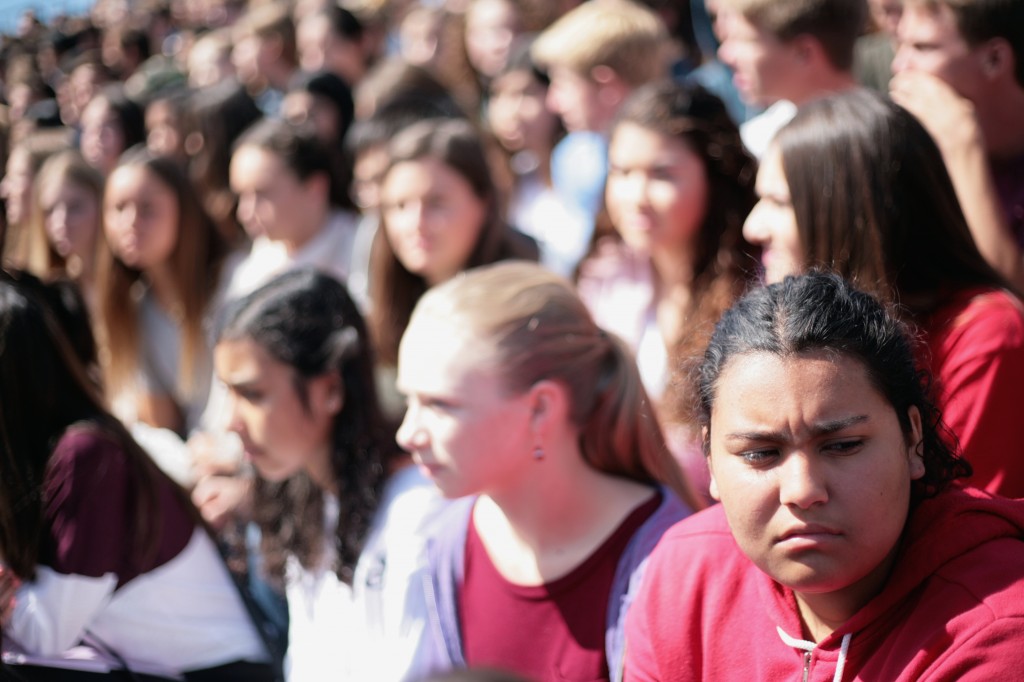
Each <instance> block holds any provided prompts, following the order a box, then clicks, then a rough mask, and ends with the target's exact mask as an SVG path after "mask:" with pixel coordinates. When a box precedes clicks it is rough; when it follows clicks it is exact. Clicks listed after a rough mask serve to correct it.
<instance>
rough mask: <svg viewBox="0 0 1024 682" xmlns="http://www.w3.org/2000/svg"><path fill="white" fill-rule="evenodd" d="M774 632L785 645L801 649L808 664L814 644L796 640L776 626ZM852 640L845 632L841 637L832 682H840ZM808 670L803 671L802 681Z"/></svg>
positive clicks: (849, 633) (848, 633) (851, 635)
mask: <svg viewBox="0 0 1024 682" xmlns="http://www.w3.org/2000/svg"><path fill="white" fill-rule="evenodd" d="M775 630H776V632H778V633H779V638H780V639H782V641H783V642H784V643H785V644H786V646H791V647H793V648H794V649H801V650H803V651H804V652H806V654H807V659H806V660H807V661H808V664H809V662H810V654H811V652H812V651H814V647H815V646H817V645H816V644H815V643H814V642H810V641H808V640H806V639H797V638H796V637H790V636H789V635H788V634H787V633H786V631H785V630H783V629H782V628H780V627H778V626H776V627H775ZM852 639H853V633H852V632H847V633H846V634H845V635H843V641H842V644H841V645H840V647H839V660H838V661H837V662H836V674H835V675H833V676H832V682H842V680H843V670H844V669H845V668H846V656H847V654H848V653H849V651H850V640H852ZM807 673H808V670H807V669H806V668H805V670H804V679H807Z"/></svg>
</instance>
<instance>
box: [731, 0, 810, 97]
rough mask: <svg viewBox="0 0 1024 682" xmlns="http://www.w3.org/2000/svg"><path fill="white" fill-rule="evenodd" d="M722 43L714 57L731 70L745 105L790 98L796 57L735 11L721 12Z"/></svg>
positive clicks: (782, 44) (773, 37)
mask: <svg viewBox="0 0 1024 682" xmlns="http://www.w3.org/2000/svg"><path fill="white" fill-rule="evenodd" d="M719 18H720V21H722V22H723V27H724V31H725V40H724V41H723V42H722V46H721V47H720V48H718V57H719V59H721V60H722V61H723V62H725V63H726V64H728V65H729V67H730V68H731V69H732V70H733V71H734V73H733V77H732V79H733V83H734V84H735V85H736V89H737V90H739V93H740V96H741V97H742V98H743V100H744V101H745V102H747V103H748V104H757V105H760V106H768V105H770V104H773V103H775V102H777V101H778V100H780V99H788V98H790V97H791V96H792V95H791V92H792V91H793V86H792V83H791V79H792V78H793V74H794V70H795V67H796V66H797V64H798V62H797V55H796V52H795V50H794V49H792V48H791V47H790V46H788V45H787V44H785V43H783V42H781V41H780V40H779V39H778V38H776V37H775V36H773V35H771V34H769V33H768V32H767V31H764V30H762V29H760V28H758V27H757V26H755V25H754V24H752V23H750V22H749V21H748V20H747V19H746V17H744V16H743V15H742V14H740V13H739V12H736V11H732V10H725V9H723V10H722V11H721V12H720V13H719Z"/></svg>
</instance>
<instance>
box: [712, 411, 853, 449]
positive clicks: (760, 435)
mask: <svg viewBox="0 0 1024 682" xmlns="http://www.w3.org/2000/svg"><path fill="white" fill-rule="evenodd" d="M867 420H868V416H867V415H866V414H860V415H856V416H853V417H846V418H845V419H832V420H829V421H825V422H820V423H818V424H815V425H814V426H812V427H811V434H812V435H813V436H827V435H829V434H831V433H836V432H838V431H842V430H843V429H847V428H849V427H851V426H854V425H856V424H861V423H863V422H866V421H867ZM785 438H786V435H785V434H783V433H782V432H780V431H737V432H735V433H727V434H726V435H725V440H743V441H768V442H772V441H780V440H785Z"/></svg>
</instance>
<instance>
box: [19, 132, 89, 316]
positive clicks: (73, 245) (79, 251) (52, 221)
mask: <svg viewBox="0 0 1024 682" xmlns="http://www.w3.org/2000/svg"><path fill="white" fill-rule="evenodd" d="M33 199H34V201H33V215H32V234H31V240H32V245H31V246H32V250H31V253H30V257H29V268H30V269H31V270H33V271H34V272H36V273H37V274H39V275H40V276H41V277H43V278H45V279H53V278H57V277H66V278H68V279H71V280H72V281H74V282H75V284H76V285H77V286H78V287H79V289H80V290H81V292H82V296H83V298H84V299H85V300H86V302H87V303H88V305H89V308H90V310H91V311H93V315H95V311H96V305H97V301H96V252H97V244H98V240H99V239H101V237H100V234H101V233H102V231H103V226H102V220H103V215H102V211H101V209H102V206H103V176H102V175H101V174H100V172H99V171H97V170H96V169H95V168H93V167H92V166H90V165H89V164H88V163H87V162H86V161H85V159H84V158H83V157H82V155H81V154H79V153H78V152H77V151H74V150H65V151H63V152H60V153H58V154H55V155H54V156H52V157H51V158H49V159H47V161H46V162H45V163H44V164H43V166H42V168H40V170H39V174H38V176H37V177H36V181H35V189H34V191H33Z"/></svg>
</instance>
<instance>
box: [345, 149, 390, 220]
mask: <svg viewBox="0 0 1024 682" xmlns="http://www.w3.org/2000/svg"><path fill="white" fill-rule="evenodd" d="M387 169H388V149H387V145H379V146H376V147H371V148H369V149H366V150H364V151H362V152H360V153H359V156H357V157H356V162H355V165H354V166H353V168H352V191H353V194H355V197H354V198H355V202H356V205H357V206H359V208H360V210H361V211H362V212H363V213H364V214H366V213H373V212H376V211H377V210H378V209H379V208H380V185H381V181H382V180H383V179H384V173H385V172H387Z"/></svg>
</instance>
